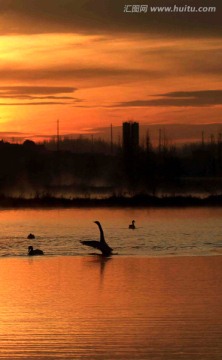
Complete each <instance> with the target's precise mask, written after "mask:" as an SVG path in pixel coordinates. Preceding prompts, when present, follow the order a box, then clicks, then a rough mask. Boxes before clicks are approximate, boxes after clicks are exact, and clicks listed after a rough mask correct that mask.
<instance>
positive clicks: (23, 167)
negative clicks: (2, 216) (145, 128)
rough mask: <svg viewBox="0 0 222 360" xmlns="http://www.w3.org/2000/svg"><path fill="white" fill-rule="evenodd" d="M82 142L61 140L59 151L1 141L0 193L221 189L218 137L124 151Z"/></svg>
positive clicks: (221, 159)
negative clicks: (212, 140) (180, 145)
mask: <svg viewBox="0 0 222 360" xmlns="http://www.w3.org/2000/svg"><path fill="white" fill-rule="evenodd" d="M84 141H85V148H84ZM84 141H83V139H81V141H80V140H79V141H77V142H75V141H71V140H69V141H68V145H69V148H68V150H67V148H66V147H65V144H63V143H62V141H61V143H60V144H59V151H58V147H55V148H54V149H51V150H50V146H49V147H48V146H46V144H35V143H34V142H32V141H30V140H26V141H25V142H24V143H23V144H20V145H19V144H10V143H7V142H4V141H1V142H0V164H1V166H0V194H1V195H5V196H19V197H41V196H46V195H50V196H66V197H75V196H79V195H82V196H86V197H90V196H91V195H94V196H96V195H102V194H104V195H112V194H115V195H134V194H138V193H144V194H151V195H159V194H170V195H176V194H178V193H185V194H186V193H192V192H196V193H204V192H205V193H209V194H211V193H215V192H220V191H221V190H222V182H221V179H222V143H221V142H215V143H206V144H189V145H186V146H183V147H178V148H176V147H173V146H169V147H167V146H163V147H161V148H153V147H152V146H151V145H150V144H149V146H148V145H147V146H145V147H142V148H141V147H138V148H137V149H134V150H133V151H132V150H130V149H128V150H127V151H126V149H125V150H123V149H122V148H121V147H120V146H118V145H113V146H112V147H111V146H110V144H108V143H105V142H102V141H101V140H99V141H97V140H95V141H93V143H92V141H90V140H86V139H85V140H84ZM54 145H56V143H55V144H54ZM80 145H81V146H80Z"/></svg>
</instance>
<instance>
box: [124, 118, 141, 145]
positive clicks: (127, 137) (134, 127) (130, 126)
mask: <svg viewBox="0 0 222 360" xmlns="http://www.w3.org/2000/svg"><path fill="white" fill-rule="evenodd" d="M138 147H139V123H138V122H134V121H128V122H124V123H123V150H124V151H126V152H134V151H136V150H138Z"/></svg>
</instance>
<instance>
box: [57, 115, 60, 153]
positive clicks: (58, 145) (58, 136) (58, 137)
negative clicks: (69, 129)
mask: <svg viewBox="0 0 222 360" xmlns="http://www.w3.org/2000/svg"><path fill="white" fill-rule="evenodd" d="M59 150H60V135H59V119H58V120H57V152H59Z"/></svg>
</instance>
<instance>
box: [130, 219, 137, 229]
mask: <svg viewBox="0 0 222 360" xmlns="http://www.w3.org/2000/svg"><path fill="white" fill-rule="evenodd" d="M129 229H136V226H135V220H133V221H132V224H130V225H129Z"/></svg>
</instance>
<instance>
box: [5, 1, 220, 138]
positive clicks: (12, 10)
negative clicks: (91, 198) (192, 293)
mask: <svg viewBox="0 0 222 360" xmlns="http://www.w3.org/2000/svg"><path fill="white" fill-rule="evenodd" d="M126 4H129V5H130V4H135V2H134V1H131V0H127V1H126V0H124V1H123V0H90V1H89V0H0V35H1V37H0V48H1V51H0V111H1V113H0V124H1V128H0V133H1V134H0V135H1V138H5V137H7V136H8V137H9V138H13V137H15V138H17V137H18V138H21V139H25V138H33V139H35V140H38V139H42V138H44V137H48V136H50V135H52V134H55V132H56V121H57V119H59V120H60V132H61V134H63V135H66V134H77V133H78V134H79V133H82V134H84V133H91V132H96V131H97V129H98V128H103V127H108V126H110V124H111V123H112V124H113V126H120V125H121V124H122V122H123V121H126V120H129V119H133V120H135V121H139V122H140V124H144V125H147V124H153V125H156V124H186V125H187V126H188V125H189V124H190V125H192V124H195V125H197V124H211V123H221V124H222V118H221V114H222V111H221V110H222V85H221V67H222V51H221V50H222V41H221V37H222V36H221V35H222V26H221V16H222V9H221V3H220V1H219V0H212V1H206V0H201V1H200V0H196V1H193V0H187V1H184V0H177V1H175V0H173V1H172V0H149V1H146V2H144V1H142V2H139V3H137V4H140V5H141V4H147V5H149V7H150V6H170V5H172V6H173V5H174V4H177V5H178V6H182V5H186V4H188V5H191V6H196V7H198V6H209V5H210V6H215V7H216V12H214V13H210V12H206V13H158V14H157V13H151V12H150V9H149V8H148V11H147V13H126V12H124V5H126Z"/></svg>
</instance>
